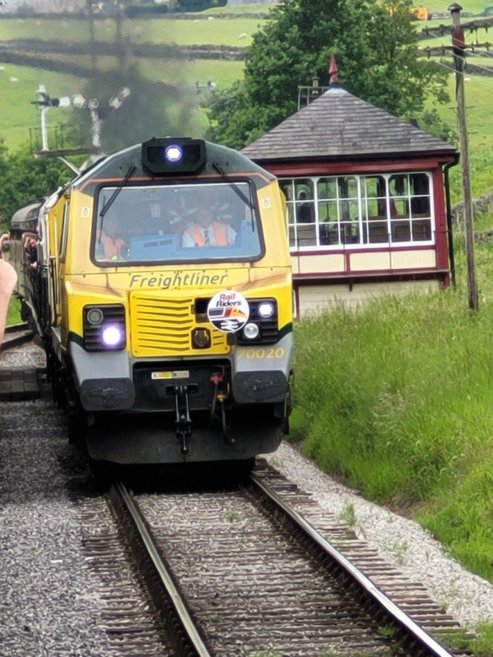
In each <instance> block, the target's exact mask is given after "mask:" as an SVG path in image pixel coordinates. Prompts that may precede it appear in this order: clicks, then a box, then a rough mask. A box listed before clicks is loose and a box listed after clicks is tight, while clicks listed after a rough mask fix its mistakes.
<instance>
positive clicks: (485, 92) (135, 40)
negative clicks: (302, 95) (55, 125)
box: [0, 0, 493, 157]
mask: <svg viewBox="0 0 493 657" xmlns="http://www.w3.org/2000/svg"><path fill="white" fill-rule="evenodd" d="M415 4H416V5H417V6H420V5H421V3H415ZM422 4H423V5H425V6H426V7H427V8H428V9H429V10H430V11H432V12H444V13H445V14H447V15H448V9H447V8H448V5H444V4H443V3H442V2H441V1H440V2H439V1H438V0H433V1H432V2H427V3H422ZM489 6H493V0H474V1H471V2H468V3H467V4H464V6H463V10H462V14H463V16H464V18H463V21H464V22H466V21H467V18H466V16H465V15H466V14H467V13H473V14H481V13H482V12H483V11H484V10H485V9H486V8H487V7H489ZM268 11H269V8H268V7H267V6H266V5H249V6H245V7H231V8H218V9H215V10H209V11H208V12H203V13H202V14H197V15H196V17H194V18H191V19H177V18H171V17H170V18H159V19H153V20H131V21H129V20H128V21H125V22H124V32H125V43H126V44H127V45H128V46H129V47H128V54H129V56H130V57H132V54H131V53H132V44H141V43H147V44H178V45H180V46H192V45H207V44H208V45H211V46H235V47H239V48H242V47H246V46H248V45H249V44H250V43H251V40H252V36H253V34H254V33H255V32H256V31H257V30H258V29H259V27H261V26H262V24H264V21H265V20H266V19H262V18H261V17H258V16H254V17H252V14H257V13H263V14H264V15H266V16H267V15H268ZM225 13H229V14H234V15H235V17H234V18H224V19H222V18H220V15H221V14H225ZM441 23H443V24H446V25H449V24H450V21H449V19H448V17H447V18H443V19H439V20H437V21H426V22H422V25H423V27H425V26H430V27H431V26H433V25H439V24H441ZM94 33H95V41H96V42H99V43H104V44H106V43H111V42H112V41H113V40H114V38H115V22H114V21H112V20H97V21H95V22H94ZM61 35H62V39H63V42H66V43H68V44H70V43H79V44H80V43H82V44H84V43H85V44H88V43H89V38H90V32H89V25H88V23H87V22H85V21H81V19H80V18H78V19H71V20H69V19H57V20H52V19H50V20H47V19H5V18H1V17H0V43H1V42H2V41H9V40H12V39H43V40H44V41H47V42H51V43H56V44H59V43H60V40H61ZM490 35H491V30H490V31H489V32H488V33H486V32H484V30H483V31H481V32H479V33H478V40H480V41H481V40H483V41H484V40H487V39H488V37H489V36H490ZM473 36H474V37H476V35H473ZM470 38H471V35H466V40H467V41H468V42H470ZM420 45H423V46H427V45H430V46H436V45H450V38H449V37H447V36H443V37H439V38H436V37H435V38H431V39H429V40H427V41H423V42H420ZM49 56H51V57H53V58H54V59H56V60H57V61H62V62H72V63H77V65H79V66H84V67H86V69H87V70H88V71H89V70H90V67H91V58H90V55H89V50H88V52H87V54H85V55H77V54H68V53H67V52H63V53H62V54H54V55H49V54H43V53H40V54H39V58H40V59H41V58H42V57H49ZM1 59H2V55H1V51H0V65H2V61H1ZM468 59H469V60H470V61H473V60H474V63H476V64H479V65H483V62H484V60H483V59H479V58H477V56H476V55H474V56H473V55H471V56H469V57H468ZM133 61H138V66H139V70H140V71H141V72H142V74H143V75H145V76H146V77H148V78H149V79H153V80H159V81H165V82H166V83H169V84H174V85H186V86H187V87H194V86H195V84H196V83H197V82H198V83H199V84H206V83H207V82H208V81H209V80H210V81H213V82H214V83H215V84H216V86H217V88H218V89H227V88H229V87H230V86H231V85H232V84H233V83H234V82H235V81H236V80H238V79H240V78H241V76H242V71H243V62H242V61H241V60H229V59H221V60H218V59H186V60H169V59H166V60H164V59H163V60H160V59H158V58H156V59H150V58H140V59H139V60H135V59H134V60H133ZM442 62H443V65H444V66H447V67H448V66H449V64H450V67H452V57H451V56H448V55H446V56H445V57H444V58H442ZM98 63H99V66H100V67H101V68H103V69H108V68H111V67H113V66H114V65H115V58H114V57H111V56H107V55H105V56H100V57H99V58H98ZM83 82H84V80H81V79H80V78H77V77H76V76H73V75H68V74H65V73H56V72H53V71H47V70H44V69H43V68H42V64H40V62H39V61H38V62H37V66H36V67H29V66H15V65H12V64H8V63H3V68H2V70H0V108H1V114H0V136H2V137H3V138H4V140H5V142H6V144H7V146H8V147H9V148H12V149H15V148H18V147H19V146H20V145H22V144H25V143H27V142H28V140H29V128H37V127H38V125H39V115H38V111H37V109H36V107H35V106H34V105H32V104H31V102H32V101H33V100H35V99H36V88H37V87H38V85H39V84H40V83H43V84H45V85H46V87H47V88H48V90H49V92H50V94H51V95H52V96H60V95H62V96H63V95H72V94H74V93H78V92H79V91H80V90H81V88H82V84H83ZM454 84H455V83H454V76H453V75H451V78H450V90H451V97H452V101H451V103H450V106H449V107H445V108H441V109H440V112H441V114H442V116H443V117H444V119H445V120H446V121H447V122H448V123H449V124H450V125H452V126H454V127H455V125H456V109H455V99H454ZM492 97H493V78H486V77H481V76H469V79H468V81H467V84H466V102H467V107H468V127H469V131H470V140H471V143H472V144H473V146H474V148H475V147H476V146H481V147H484V148H485V149H489V151H491V150H492V148H493V115H492V113H491V110H490V106H491V100H490V99H491V98H492ZM70 112H71V110H60V109H56V110H53V111H52V112H50V114H49V116H50V119H51V120H52V121H53V122H59V121H63V120H64V116H70ZM64 113H65V114H64ZM423 127H425V126H423ZM473 156H474V155H472V156H471V157H473Z"/></svg>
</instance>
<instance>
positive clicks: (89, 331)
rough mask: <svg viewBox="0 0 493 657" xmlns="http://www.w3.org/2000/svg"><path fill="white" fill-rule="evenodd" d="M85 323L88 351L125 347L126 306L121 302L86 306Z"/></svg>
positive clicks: (86, 347)
mask: <svg viewBox="0 0 493 657" xmlns="http://www.w3.org/2000/svg"><path fill="white" fill-rule="evenodd" d="M83 324H84V347H85V349H86V351H109V350H115V349H124V348H125V343H126V328H125V308H124V306H122V305H121V304H111V305H109V304H108V305H99V306H86V307H85V308H84V316H83Z"/></svg>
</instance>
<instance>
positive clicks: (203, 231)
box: [182, 207, 236, 247]
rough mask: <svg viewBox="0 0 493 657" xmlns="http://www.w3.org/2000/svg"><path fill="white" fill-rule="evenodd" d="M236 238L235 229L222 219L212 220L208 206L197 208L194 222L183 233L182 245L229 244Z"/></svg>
mask: <svg viewBox="0 0 493 657" xmlns="http://www.w3.org/2000/svg"><path fill="white" fill-rule="evenodd" d="M235 240H236V231H235V230H234V228H232V227H231V226H230V225H229V224H227V223H225V222H223V221H217V220H214V218H213V215H212V211H211V210H210V208H208V207H201V208H199V209H198V210H197V215H196V220H195V222H194V223H193V224H192V225H191V226H189V227H188V228H187V229H186V230H185V232H184V233H183V239H182V243H183V246H187V247H188V246H199V247H202V246H230V245H231V244H234V243H235Z"/></svg>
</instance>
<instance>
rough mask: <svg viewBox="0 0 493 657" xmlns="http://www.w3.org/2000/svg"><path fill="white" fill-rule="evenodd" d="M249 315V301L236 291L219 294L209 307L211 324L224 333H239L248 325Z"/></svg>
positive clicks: (214, 297)
mask: <svg viewBox="0 0 493 657" xmlns="http://www.w3.org/2000/svg"><path fill="white" fill-rule="evenodd" d="M249 315H250V308H249V306H248V301H247V300H246V299H245V297H244V296H243V295H242V294H240V293H239V292H234V290H223V291H222V292H218V293H217V294H215V295H214V296H213V297H212V299H211V300H210V301H209V305H208V306H207V317H208V318H209V322H210V323H211V324H213V325H214V326H215V327H216V328H217V329H219V330H220V331H223V333H236V331H239V330H240V329H241V328H243V327H244V326H245V324H246V323H247V321H248V317H249Z"/></svg>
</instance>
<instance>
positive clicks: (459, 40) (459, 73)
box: [449, 3, 479, 310]
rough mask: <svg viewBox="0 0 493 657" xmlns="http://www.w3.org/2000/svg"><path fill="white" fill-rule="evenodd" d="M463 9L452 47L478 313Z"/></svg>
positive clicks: (471, 289) (453, 8)
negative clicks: (462, 25) (462, 21)
mask: <svg viewBox="0 0 493 657" xmlns="http://www.w3.org/2000/svg"><path fill="white" fill-rule="evenodd" d="M461 9H462V7H461V6H460V5H459V4H457V3H454V4H452V5H450V7H449V11H450V13H451V14H452V46H453V51H454V62H455V82H456V87H455V92H456V98H457V114H458V120H459V141H460V158H461V165H462V189H463V198H464V224H465V232H466V257H467V288H468V297H469V308H470V309H471V310H478V307H479V298H478V285H477V279H476V264H475V259H474V217H473V204H472V194H471V180H470V174H469V140H468V137H467V124H466V104H465V96H464V61H465V59H464V58H465V50H464V48H465V42H464V30H463V29H462V27H461V25H460V12H461Z"/></svg>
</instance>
